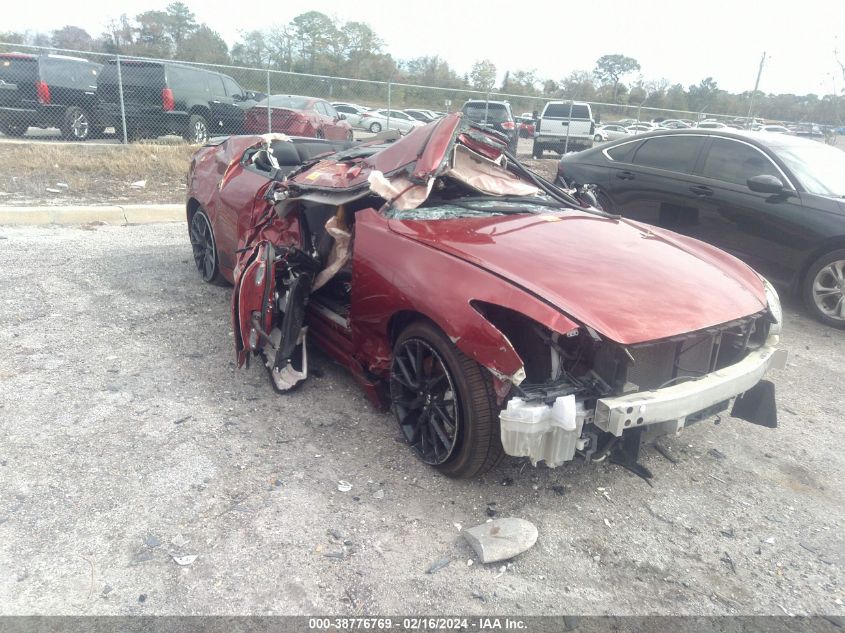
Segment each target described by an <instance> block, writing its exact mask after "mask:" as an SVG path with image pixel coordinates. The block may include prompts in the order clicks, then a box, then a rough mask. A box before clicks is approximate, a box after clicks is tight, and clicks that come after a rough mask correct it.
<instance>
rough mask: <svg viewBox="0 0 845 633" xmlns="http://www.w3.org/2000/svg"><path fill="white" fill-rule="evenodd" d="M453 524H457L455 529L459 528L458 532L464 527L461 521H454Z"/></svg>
mask: <svg viewBox="0 0 845 633" xmlns="http://www.w3.org/2000/svg"><path fill="white" fill-rule="evenodd" d="M452 525H454V526H455V529H456V530H458V532H460V531H461V530H462V529H464V526H462V525H461V524H460V523H453V524H452Z"/></svg>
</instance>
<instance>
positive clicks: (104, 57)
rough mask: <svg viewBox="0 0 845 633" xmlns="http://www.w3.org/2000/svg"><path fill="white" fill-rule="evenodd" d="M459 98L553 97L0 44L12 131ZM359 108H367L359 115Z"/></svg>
mask: <svg viewBox="0 0 845 633" xmlns="http://www.w3.org/2000/svg"><path fill="white" fill-rule="evenodd" d="M268 95H270V98H268ZM289 95H303V96H306V97H310V98H312V99H314V100H317V101H316V102H315V101H312V102H310V103H309V102H307V101H304V100H302V99H291V98H290V97H289ZM468 99H481V100H507V101H509V103H510V105H511V110H512V112H513V114H514V115H515V116H516V117H525V118H528V119H531V118H536V115H537V114H538V113H539V112H542V110H543V106H544V105H545V104H546V103H547V102H548V101H549V100H550V99H549V98H548V97H537V96H529V95H516V94H506V93H500V92H490V93H485V92H480V91H474V90H469V89H463V88H443V87H436V86H421V85H412V84H406V83H401V82H394V81H391V80H388V81H369V80H360V79H349V78H342V77H328V76H321V75H308V74H302V73H292V72H284V71H278V70H272V69H261V68H245V67H240V66H230V65H217V64H200V63H192V62H183V61H176V60H157V59H151V58H143V57H130V56H122V55H121V56H116V55H109V54H103V53H92V52H83V51H74V50H66V49H54V48H44V47H37V46H25V45H17V44H15V45H10V44H3V43H0V133H2V134H3V135H5V136H11V137H23V136H26V137H27V138H38V137H43V138H57V137H62V138H64V139H67V140H75V141H84V140H88V139H98V138H99V139H113V140H114V141H118V142H121V143H130V142H132V141H134V140H141V139H154V138H159V137H168V136H169V137H174V136H175V137H180V138H183V139H185V140H186V141H188V142H192V143H200V142H204V141H205V140H206V139H208V138H209V137H212V136H215V135H222V134H243V133H264V132H283V133H288V134H294V135H301V136H325V137H326V138H337V139H344V138H353V137H355V138H366V136H367V134H368V133H372V132H378V131H381V130H383V129H397V130H399V131H400V132H407V131H408V130H409V129H410V128H411V127H412V126H413V125H415V123H414V120H415V119H414V116H413V115H412V114H411V113H407V112H404V110H406V109H420V110H427V111H430V112H432V113H444V112H453V111H455V110H458V109H460V107H461V105H462V104H463V103H464V102H465V101H466V100H468ZM591 108H592V115H593V118H594V119H595V121H596V123H605V124H607V123H611V122H614V121H619V120H627V124H630V123H631V122H638V121H653V120H663V119H685V120H689V121H696V122H698V121H701V120H702V119H713V120H715V121H721V122H724V123H734V122H735V121H736V120H741V119H742V117H739V118H737V117H734V116H728V115H710V114H708V113H704V112H690V111H679V110H665V109H657V108H651V107H645V106H643V105H631V104H627V105H622V104H608V103H591ZM362 110H371V111H369V113H367V114H366V116H364V115H363V114H362ZM340 115H343V116H340ZM526 123H528V122H527V121H526ZM524 136H528V135H527V134H526V135H524ZM529 138H530V137H529Z"/></svg>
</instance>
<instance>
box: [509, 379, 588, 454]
mask: <svg viewBox="0 0 845 633" xmlns="http://www.w3.org/2000/svg"><path fill="white" fill-rule="evenodd" d="M583 413H584V412H583V406H582V405H580V404H578V403H576V402H575V396H574V395H569V396H560V397H559V398H557V399H556V400H555V401H554V404H552V406H548V405H546V404H543V403H536V404H535V403H530V404H529V403H527V402H526V401H525V400H524V399H522V398H511V399H510V400H509V401H508V404H507V407H506V408H505V409H503V410H502V412H501V413H500V414H499V420H500V422H501V429H502V445H503V446H504V449H505V452H506V453H507V454H508V455H513V456H515V457H528V458H530V459H531V463H532V464H533V465H535V466H536V465H537V462H539V461H544V462H546V465H547V466H549V467H551V468H554V467H556V466H560V465H561V464H562V463H564V462H567V461H569V460H571V459H572V458H573V457H574V456H575V442H576V441H577V440H578V437H579V435H580V434H581V426H582V424H583ZM579 414H580V415H579Z"/></svg>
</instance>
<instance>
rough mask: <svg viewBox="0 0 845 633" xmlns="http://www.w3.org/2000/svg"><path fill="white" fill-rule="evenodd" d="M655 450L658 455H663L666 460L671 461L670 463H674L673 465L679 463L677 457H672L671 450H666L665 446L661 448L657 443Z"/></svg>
mask: <svg viewBox="0 0 845 633" xmlns="http://www.w3.org/2000/svg"><path fill="white" fill-rule="evenodd" d="M654 450H656V451H657V452H658V453H660V454H661V455H663V457H665V458H666V459H668V460H669V461H670V462H672V463H673V464H677V463H678V458H677V457H675V456H674V455H672V453H670V452H669V449H668V448H666V447H665V446H661V445H660V444H657V443H655V444H654Z"/></svg>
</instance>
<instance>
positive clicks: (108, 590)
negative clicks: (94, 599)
mask: <svg viewBox="0 0 845 633" xmlns="http://www.w3.org/2000/svg"><path fill="white" fill-rule="evenodd" d="M111 592H112V586H111V585H106V586H105V587H103V591H102V593H101V595H103V596H107V595H109V594H110V593H111Z"/></svg>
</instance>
